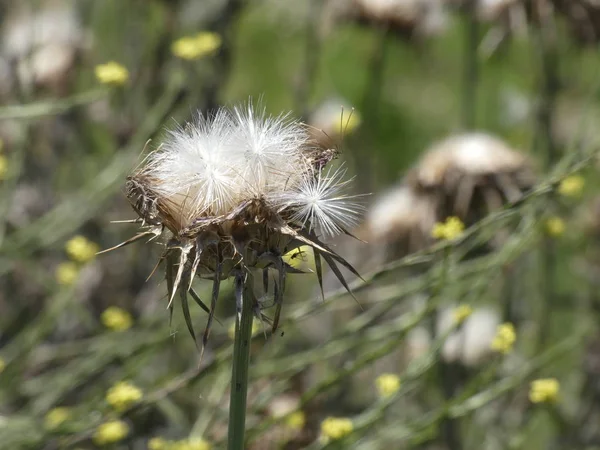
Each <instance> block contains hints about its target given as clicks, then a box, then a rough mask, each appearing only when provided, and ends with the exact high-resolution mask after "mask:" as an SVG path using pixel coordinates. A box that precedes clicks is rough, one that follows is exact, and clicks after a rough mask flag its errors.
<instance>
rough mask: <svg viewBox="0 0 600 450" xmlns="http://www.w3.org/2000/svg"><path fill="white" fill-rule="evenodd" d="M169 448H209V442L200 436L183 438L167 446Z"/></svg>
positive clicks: (178, 449)
mask: <svg viewBox="0 0 600 450" xmlns="http://www.w3.org/2000/svg"><path fill="white" fill-rule="evenodd" d="M167 448H168V449H169V450H210V448H211V447H210V444H209V443H208V442H206V441H205V440H204V439H202V438H191V439H184V440H182V441H177V442H174V443H173V444H172V445H170V446H168V447H167Z"/></svg>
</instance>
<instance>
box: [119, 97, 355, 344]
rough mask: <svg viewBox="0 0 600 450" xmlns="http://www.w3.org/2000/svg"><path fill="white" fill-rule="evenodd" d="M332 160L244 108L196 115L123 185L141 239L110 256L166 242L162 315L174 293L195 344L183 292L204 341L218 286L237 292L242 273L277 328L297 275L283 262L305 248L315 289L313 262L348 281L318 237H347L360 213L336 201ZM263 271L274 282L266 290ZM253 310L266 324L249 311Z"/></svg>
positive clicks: (275, 121)
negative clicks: (200, 280) (197, 315)
mask: <svg viewBox="0 0 600 450" xmlns="http://www.w3.org/2000/svg"><path fill="white" fill-rule="evenodd" d="M331 159H332V156H331V151H328V150H323V149H321V148H319V147H317V146H316V145H314V144H313V143H312V141H311V139H310V137H309V134H308V131H307V128H306V127H305V126H304V125H303V124H301V123H299V122H298V121H295V120H293V119H291V118H290V117H289V116H288V115H280V116H278V117H270V116H267V114H266V112H265V110H264V109H261V108H255V107H254V106H252V105H251V104H248V105H244V106H239V107H235V108H233V109H231V110H227V109H221V110H219V111H217V113H216V114H214V115H213V116H210V117H206V116H203V115H198V117H197V118H196V120H195V121H194V122H193V123H189V124H186V125H185V126H183V127H179V128H177V129H175V130H172V131H170V132H169V133H168V134H167V137H166V139H165V141H164V142H163V143H162V144H161V145H160V146H159V147H158V148H157V149H156V150H155V151H154V152H152V153H150V154H149V155H148V156H147V157H146V158H145V159H144V161H143V162H142V163H141V164H140V166H139V167H138V168H137V169H135V171H134V172H133V174H132V175H131V176H129V177H128V178H127V182H126V195H127V197H128V199H129V201H130V203H131V205H132V207H133V209H134V210H135V211H136V213H137V214H138V215H139V218H140V221H141V223H142V231H141V232H140V233H139V234H138V235H136V236H134V237H133V238H132V239H129V240H128V241H126V242H124V243H122V244H120V245H119V246H117V247H120V246H123V245H126V244H128V243H131V242H134V241H136V240H138V239H141V238H144V237H150V238H151V239H155V238H157V237H159V236H161V235H164V236H165V238H166V239H165V241H166V244H165V249H164V253H163V256H162V257H161V260H160V261H165V262H166V266H167V267H166V276H167V285H168V290H169V306H171V302H172V301H173V298H174V295H175V292H176V291H177V290H179V291H180V295H181V301H182V305H183V308H184V315H185V316H186V322H187V323H188V328H189V329H190V333H192V335H194V333H193V327H192V324H191V322H190V320H189V314H188V313H187V312H186V311H187V309H188V307H187V292H188V291H190V292H191V293H192V296H193V297H194V299H195V300H196V301H197V302H199V303H200V304H201V306H203V307H204V308H205V309H206V310H207V311H208V312H209V323H208V325H207V329H206V331H205V336H204V341H206V339H207V338H208V332H209V330H210V323H211V320H212V315H213V313H214V305H215V303H216V300H217V297H218V291H219V284H220V281H221V280H223V279H225V278H228V277H230V276H231V277H234V278H235V279H236V285H240V286H243V284H244V283H245V282H246V280H247V279H248V274H250V273H251V271H253V270H259V271H262V279H263V290H264V292H263V293H261V294H260V295H258V297H260V298H264V296H267V295H271V296H272V297H273V298H274V302H273V303H274V304H275V305H276V306H277V309H276V311H275V317H274V318H273V328H276V327H277V322H278V319H279V311H280V308H281V302H282V296H283V290H284V284H285V275H286V274H287V273H292V272H298V271H299V270H298V269H294V268H293V267H292V266H290V265H288V264H287V263H286V262H285V261H284V260H283V258H282V257H283V255H285V254H286V253H288V252H289V251H292V250H294V249H296V248H298V247H300V246H304V245H309V246H311V247H312V248H313V250H314V252H313V253H314V257H315V267H316V271H317V275H318V277H319V281H321V280H322V273H321V263H320V259H321V257H322V258H323V259H325V261H326V262H327V263H328V264H329V265H330V266H331V267H332V268H333V270H334V272H335V273H336V275H337V276H338V278H340V280H341V281H342V283H343V284H344V285H346V283H345V281H344V280H343V277H342V276H341V273H340V272H339V269H338V268H337V265H336V262H337V263H340V264H342V265H344V266H345V267H346V268H348V269H350V270H351V271H353V272H355V271H354V269H353V268H352V267H351V266H350V265H349V264H348V263H347V262H346V261H345V260H344V259H343V258H341V257H340V256H338V255H337V254H336V253H334V252H333V251H332V250H331V249H330V248H329V247H327V246H326V245H325V244H324V243H323V242H321V241H320V240H319V237H318V236H319V235H321V234H325V235H328V236H331V235H335V234H338V233H343V232H346V230H347V229H348V228H350V227H352V226H353V225H355V223H356V220H357V217H358V212H359V211H360V205H359V204H357V203H356V201H355V198H354V197H353V196H349V195H347V194H346V193H345V191H346V190H347V188H348V185H349V183H350V181H349V180H346V179H345V175H346V171H345V169H343V168H338V169H336V170H332V169H329V168H325V166H326V165H327V164H328V163H329V161H330V160H331ZM317 260H318V261H317ZM160 261H159V263H160ZM270 271H273V272H277V276H275V277H274V278H273V280H274V282H272V277H270V275H269V273H270ZM338 274H339V275H338ZM196 275H200V276H201V277H206V278H211V279H212V280H213V297H212V299H211V306H210V308H209V307H207V306H206V305H205V304H204V303H202V302H201V301H200V299H198V298H197V296H196V295H195V293H194V292H193V290H192V289H191V286H192V281H193V279H194V277H195V276H196ZM270 283H273V284H272V285H271V287H269V285H270ZM241 298H242V292H241V289H240V292H239V301H241ZM253 306H256V308H257V311H258V312H257V315H258V316H259V318H261V319H265V317H263V315H262V313H260V311H259V310H260V307H261V306H260V305H259V304H258V302H256V305H253ZM267 320H268V319H267Z"/></svg>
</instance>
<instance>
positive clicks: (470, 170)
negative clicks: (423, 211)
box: [407, 133, 535, 225]
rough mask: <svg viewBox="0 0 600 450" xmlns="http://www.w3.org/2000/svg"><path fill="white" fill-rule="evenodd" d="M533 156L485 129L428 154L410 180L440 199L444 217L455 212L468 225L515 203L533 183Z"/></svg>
mask: <svg viewBox="0 0 600 450" xmlns="http://www.w3.org/2000/svg"><path fill="white" fill-rule="evenodd" d="M534 181H535V179H534V175H533V171H532V169H531V166H530V163H529V161H528V159H527V158H526V157H525V156H524V155H522V154H520V153H518V152H517V151H515V150H513V149H511V148H510V147H509V146H508V145H507V144H505V143H504V142H503V141H501V140H500V139H497V138H495V137H493V136H491V135H487V134H483V133H469V134H463V135H458V136H452V137H450V138H447V139H445V140H443V141H441V142H438V143H437V144H434V145H433V146H432V147H431V149H430V150H429V151H428V152H427V153H426V154H425V155H424V156H423V158H422V159H421V161H420V162H419V163H418V165H417V166H416V167H415V168H414V169H413V170H412V172H411V173H410V174H409V176H408V180H407V182H408V184H409V185H411V186H412V187H413V188H414V189H416V190H417V191H419V192H423V193H428V194H429V195H432V196H433V197H434V198H435V203H436V208H437V212H438V214H439V215H441V217H444V218H445V217H448V216H449V215H454V216H457V217H459V218H460V219H461V220H462V221H463V222H465V223H466V224H467V225H469V224H471V223H473V222H474V221H477V220H478V219H480V218H481V217H482V216H483V215H484V214H485V213H487V212H489V211H492V210H495V209H498V208H500V207H501V206H502V205H503V204H504V203H505V202H507V201H508V202H514V201H517V200H519V199H520V198H521V196H522V194H523V192H524V191H525V190H527V189H529V188H531V186H533V183H534Z"/></svg>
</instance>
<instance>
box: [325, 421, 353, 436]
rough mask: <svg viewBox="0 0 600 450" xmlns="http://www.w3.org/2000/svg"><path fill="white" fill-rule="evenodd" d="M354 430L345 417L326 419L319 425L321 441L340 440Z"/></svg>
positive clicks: (350, 422)
mask: <svg viewBox="0 0 600 450" xmlns="http://www.w3.org/2000/svg"><path fill="white" fill-rule="evenodd" d="M353 430H354V425H353V424H352V420H351V419H348V418H346V417H327V418H326V419H325V420H324V421H323V422H322V423H321V441H323V442H328V441H330V440H337V439H341V438H343V437H345V436H348V435H349V434H350V433H352V431H353Z"/></svg>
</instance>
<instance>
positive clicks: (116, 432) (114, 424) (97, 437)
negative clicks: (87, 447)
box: [93, 420, 129, 445]
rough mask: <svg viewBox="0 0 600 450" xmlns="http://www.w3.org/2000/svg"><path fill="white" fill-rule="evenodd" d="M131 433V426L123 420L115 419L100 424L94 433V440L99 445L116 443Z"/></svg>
mask: <svg viewBox="0 0 600 450" xmlns="http://www.w3.org/2000/svg"><path fill="white" fill-rule="evenodd" d="M128 434H129V426H128V425H127V424H126V423H125V422H123V421H122V420H113V421H111V422H105V423H103V424H102V425H100V426H99V427H98V428H97V429H96V432H95V433H94V438H93V439H94V442H95V443H96V444H97V445H107V444H114V443H115V442H119V441H122V440H123V439H125V438H126V437H127V435H128Z"/></svg>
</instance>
